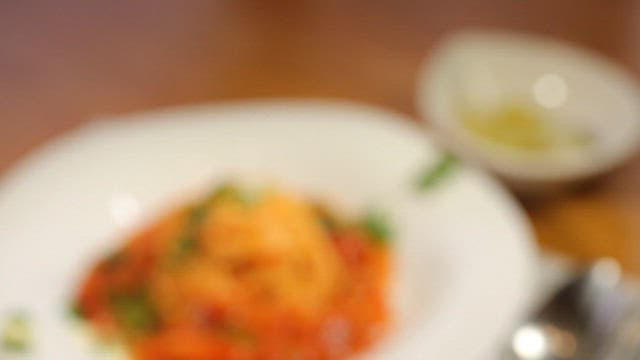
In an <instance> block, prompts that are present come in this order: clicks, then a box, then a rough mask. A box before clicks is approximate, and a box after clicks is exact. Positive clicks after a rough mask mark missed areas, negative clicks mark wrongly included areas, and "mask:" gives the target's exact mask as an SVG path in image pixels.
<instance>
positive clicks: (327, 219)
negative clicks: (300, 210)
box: [314, 205, 340, 232]
mask: <svg viewBox="0 0 640 360" xmlns="http://www.w3.org/2000/svg"><path fill="white" fill-rule="evenodd" d="M314 211H315V214H316V217H317V219H318V221H319V222H320V224H322V226H323V227H324V228H325V229H326V230H327V231H329V232H334V231H336V230H337V229H338V228H339V227H340V221H339V220H338V219H337V218H336V217H335V216H333V215H332V214H331V213H330V212H329V211H327V209H326V208H324V207H323V206H322V205H315V206H314Z"/></svg>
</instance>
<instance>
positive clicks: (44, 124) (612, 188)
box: [0, 0, 640, 274]
mask: <svg viewBox="0 0 640 360" xmlns="http://www.w3.org/2000/svg"><path fill="white" fill-rule="evenodd" d="M465 26H498V27H505V28H510V29H516V30H527V31H535V32H540V33H544V34H548V35H552V36H557V37H559V38H563V39H567V40H570V41H574V42H577V43H579V44H582V45H584V46H586V47H590V48H593V49H596V50H598V51H601V52H603V53H605V54H608V55H609V56H611V57H613V58H615V59H617V60H618V61H619V62H621V63H623V64H625V65H627V66H628V67H629V68H630V69H632V71H634V72H636V73H639V72H640V71H639V70H640V1H633V0H628V1H624V0H611V1H602V0H600V1H598V0H564V1H554V0H545V1H541V0H537V1H520V0H495V1H478V0H464V1H463V0H457V1H435V0H432V1H421V2H419V1H376V0H372V1H342V0H335V1H331V0H316V1H312V0H307V1H304V0H301V1H284V0H282V1H275V0H274V1H239V0H229V1H222V0H218V1H198V0H194V1H184V0H175V1H152V0H139V1H104V2H100V3H98V2H88V1H80V0H77V1H71V0H61V1H50V2H44V1H42V2H40V3H39V2H36V1H4V2H2V3H1V4H0V171H3V170H6V169H7V168H8V167H9V166H10V165H11V164H12V163H14V162H15V161H16V160H17V159H18V158H19V157H20V156H22V155H24V154H25V153H26V152H27V151H29V150H30V149H32V148H33V147H34V146H37V145H38V144H40V143H42V142H43V141H45V140H47V139H48V138H50V137H52V136H54V135H57V134H60V133H62V132H64V131H65V130H67V129H69V128H72V127H74V126H77V125H78V124H80V123H82V122H83V121H87V120H88V119H91V118H93V117H95V116H98V115H106V114H113V113H121V112H127V111H132V110H141V109H146V108H152V107H159V106H166V105H176V104H189V103H198V102H203V101H218V100H224V99H230V98H247V97H252V98H253V97H281V96H288V97H291V96H304V97H309V96H312V97H330V98H348V99H353V100H357V101H363V102H369V103H374V104H379V105H383V106H386V107H389V108H392V109H395V110H399V111H402V112H404V113H407V114H409V115H410V116H412V117H414V118H416V119H417V115H416V111H415V108H414V105H413V96H414V79H415V75H416V71H417V69H418V66H419V64H420V62H421V61H422V59H423V57H424V56H426V55H427V54H428V52H429V49H430V48H431V47H432V46H433V44H434V43H435V42H436V41H437V40H438V39H439V38H440V37H441V36H442V35H443V34H445V33H446V32H448V31H451V30H455V29H459V28H461V27H465ZM638 184H640V159H638V160H636V161H633V162H632V163H631V164H629V165H628V166H627V167H625V168H624V169H622V170H620V171H618V172H616V173H614V174H611V175H610V176H608V177H607V178H605V179H603V180H602V181H600V182H599V183H598V184H594V185H592V186H590V187H589V188H587V189H584V190H582V191H579V192H576V193H573V194H566V195H562V196H558V197H555V198H552V199H547V200H543V201H540V200H538V201H524V203H525V206H526V208H527V210H528V212H529V214H530V215H531V217H532V219H533V222H534V224H535V227H536V229H537V232H538V235H539V238H540V242H541V243H542V245H543V246H545V247H548V248H552V249H555V250H559V251H562V252H565V253H568V254H571V255H573V256H575V257H576V258H577V259H581V260H586V259H589V258H594V257H597V256H602V255H611V256H615V257H617V258H618V259H620V260H621V261H622V263H623V264H624V266H625V267H626V269H628V270H629V271H631V272H635V273H637V274H640V187H639V186H637V185H638Z"/></svg>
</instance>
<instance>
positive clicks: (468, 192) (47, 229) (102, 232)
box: [0, 101, 534, 360]
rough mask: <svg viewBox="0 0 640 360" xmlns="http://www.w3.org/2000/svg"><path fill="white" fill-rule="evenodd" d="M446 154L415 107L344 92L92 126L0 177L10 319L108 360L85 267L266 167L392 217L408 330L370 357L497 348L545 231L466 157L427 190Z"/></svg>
mask: <svg viewBox="0 0 640 360" xmlns="http://www.w3.org/2000/svg"><path fill="white" fill-rule="evenodd" d="M437 156H438V150H437V149H435V148H434V147H433V145H432V143H431V141H430V140H429V138H428V137H426V136H425V135H424V134H423V133H422V132H421V131H420V129H419V128H417V127H416V126H415V125H413V124H411V123H410V122H409V121H408V120H407V119H405V118H404V117H403V116H401V115H398V114H395V113H390V112H386V111H383V110H380V109H377V108H373V107H368V106H360V105H353V104H343V103H330V102H313V101H272V102H238V103H231V104H227V105H220V106H201V107H190V108H181V109H180V108H179V109H171V110H165V111H160V112H153V113H143V114H138V115H131V116H126V117H123V118H118V119H111V120H105V121H96V122H93V123H90V124H88V125H86V126H84V127H82V128H80V129H78V130H76V131H73V132H71V133H69V134H68V135H66V136H64V137H62V138H60V139H58V140H57V141H54V142H52V143H50V144H48V145H46V146H44V147H43V148H41V149H40V150H39V151H37V152H35V153H34V154H33V155H31V156H30V157H28V158H27V159H25V161H24V162H22V163H21V164H20V165H19V166H17V167H16V168H15V169H14V170H13V171H11V172H10V173H8V174H7V176H6V177H5V178H4V181H3V182H2V183H1V185H0V316H2V315H4V314H6V313H7V312H9V311H11V310H13V309H24V310H26V311H27V313H28V314H30V315H31V317H32V326H33V328H34V331H35V337H34V338H35V347H34V348H33V349H32V351H31V353H30V354H31V356H30V357H29V358H33V359H54V358H55V359H66V360H74V359H93V358H99V357H100V356H99V355H98V354H96V353H94V352H91V349H90V348H89V347H87V346H84V345H83V344H82V343H81V342H79V341H78V339H77V338H76V337H75V336H73V331H72V329H73V326H71V324H70V321H69V318H68V315H67V313H66V309H67V308H68V302H69V299H70V296H71V294H72V293H73V292H74V290H75V287H76V286H77V283H78V281H79V279H80V277H81V276H82V275H83V273H84V270H85V269H86V267H87V266H88V265H89V264H91V263H92V262H93V261H94V260H95V259H96V257H97V256H100V255H101V254H103V252H104V251H105V250H106V249H108V248H114V247H116V246H117V245H118V242H117V240H118V239H119V236H121V235H123V234H126V233H129V232H131V231H132V230H133V229H134V228H135V227H136V226H139V225H140V224H143V223H144V222H145V221H147V220H149V219H151V218H153V216H154V215H155V214H158V213H162V212H163V210H166V209H167V208H170V207H171V206H172V205H174V204H175V203H176V202H179V201H181V200H183V198H184V197H185V196H186V195H187V194H188V193H189V192H190V191H192V190H194V189H197V188H201V187H202V186H204V185H205V184H213V183H215V182H218V181H221V180H223V179H227V178H228V177H229V176H233V175H241V176H250V177H251V176H254V175H255V176H258V177H261V178H267V179H275V180H277V181H278V182H279V183H281V184H283V186H289V187H293V188H294V189H298V190H299V191H303V192H308V193H310V194H313V195H317V196H318V195H319V196H324V197H327V198H329V199H334V202H335V203H337V204H339V205H340V206H344V207H346V208H353V209H356V210H357V209H362V208H364V207H367V206H378V207H383V208H384V209H385V210H386V211H387V212H389V214H390V215H391V218H392V221H393V222H394V224H395V227H396V231H397V238H396V240H395V243H394V246H395V248H394V251H395V254H396V257H397V260H396V263H397V266H396V270H395V271H396V272H395V276H396V281H395V285H396V288H395V289H394V293H393V302H394V304H395V305H394V306H395V309H396V312H397V322H398V324H397V325H398V327H397V331H395V332H394V334H392V335H391V336H390V337H389V339H388V340H387V341H386V342H384V343H383V344H381V345H380V346H378V347H377V348H375V349H373V350H372V351H371V353H369V354H367V356H366V357H367V358H380V359H402V360H410V359H447V360H458V359H459V360H472V359H478V358H481V357H485V356H486V354H488V352H489V351H491V349H492V348H494V347H495V346H496V345H497V344H498V343H499V341H500V340H501V339H503V336H504V335H505V333H506V332H507V331H508V330H509V327H510V326H511V325H512V324H513V323H514V322H515V321H516V320H517V319H518V318H519V316H520V315H521V312H522V311H523V309H524V305H525V303H526V299H527V296H528V294H529V290H530V289H529V288H530V286H531V285H532V265H533V261H534V248H533V242H532V236H531V233H530V231H529V227H528V224H527V222H526V220H525V218H524V216H523V214H522V212H521V210H520V209H519V207H518V206H517V205H516V203H515V202H514V201H513V200H512V198H511V197H510V196H509V195H508V193H507V192H505V191H504V189H503V188H501V187H500V186H499V185H498V184H497V183H496V182H494V181H493V180H492V179H490V178H488V177H487V176H485V175H484V174H483V173H481V172H478V171H475V170H473V169H470V168H467V167H464V166H460V167H458V168H456V169H454V171H453V172H452V173H451V174H449V177H448V178H446V179H443V181H442V182H441V183H440V184H438V186H436V187H435V188H433V189H431V190H430V191H427V192H424V193H418V192H416V190H415V187H414V186H413V183H414V181H415V177H416V176H417V174H418V173H419V172H420V171H421V169H423V167H424V166H426V165H428V164H429V163H430V162H433V161H435V160H436V159H437ZM0 321H1V318H0Z"/></svg>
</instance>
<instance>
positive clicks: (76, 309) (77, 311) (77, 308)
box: [69, 302, 86, 319]
mask: <svg viewBox="0 0 640 360" xmlns="http://www.w3.org/2000/svg"><path fill="white" fill-rule="evenodd" d="M69 315H71V316H72V317H73V318H75V319H84V318H85V317H86V315H85V313H84V310H83V309H82V306H81V305H80V303H78V302H74V303H72V304H71V306H70V307H69Z"/></svg>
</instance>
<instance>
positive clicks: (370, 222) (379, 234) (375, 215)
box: [362, 212, 392, 244]
mask: <svg viewBox="0 0 640 360" xmlns="http://www.w3.org/2000/svg"><path fill="white" fill-rule="evenodd" d="M362 226H363V227H364V228H365V229H366V230H367V231H368V232H369V235H371V237H372V239H373V240H374V241H376V243H379V244H387V243H388V242H389V240H390V239H391V235H392V230H391V226H390V225H389V221H388V219H387V217H386V216H385V215H384V214H382V213H380V212H370V213H368V214H367V215H365V217H364V218H363V219H362Z"/></svg>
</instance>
